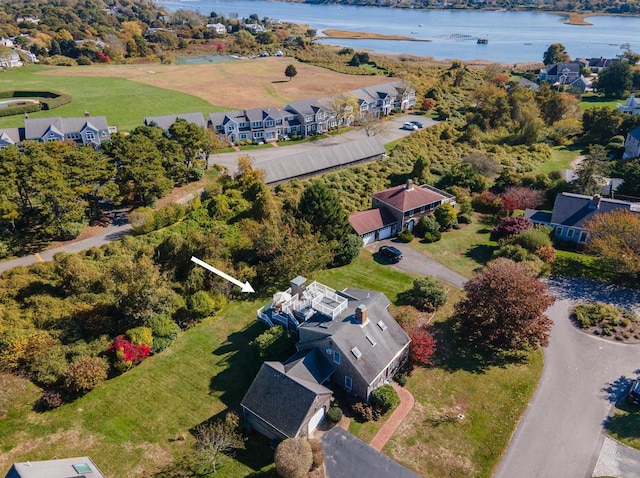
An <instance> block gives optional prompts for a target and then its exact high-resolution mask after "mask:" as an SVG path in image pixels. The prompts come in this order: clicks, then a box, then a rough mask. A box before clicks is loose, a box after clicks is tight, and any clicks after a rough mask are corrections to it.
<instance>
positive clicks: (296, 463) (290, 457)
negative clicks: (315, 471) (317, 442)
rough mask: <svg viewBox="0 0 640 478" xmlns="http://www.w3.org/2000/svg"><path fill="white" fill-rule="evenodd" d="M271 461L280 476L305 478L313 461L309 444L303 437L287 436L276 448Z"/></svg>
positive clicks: (284, 477)
mask: <svg viewBox="0 0 640 478" xmlns="http://www.w3.org/2000/svg"><path fill="white" fill-rule="evenodd" d="M273 461H274V462H275V464H276V469H277V470H278V474H279V475H280V476H281V477H282V478H306V477H307V475H308V474H309V469H311V465H312V463H313V452H312V451H311V445H310V444H309V441H308V440H306V439H305V438H287V439H286V440H284V441H283V442H281V443H280V444H279V445H278V448H276V453H275V455H274V456H273Z"/></svg>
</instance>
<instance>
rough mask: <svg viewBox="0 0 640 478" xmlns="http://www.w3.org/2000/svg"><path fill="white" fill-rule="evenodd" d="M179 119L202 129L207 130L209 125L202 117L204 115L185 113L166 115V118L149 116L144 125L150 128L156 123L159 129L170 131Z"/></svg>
mask: <svg viewBox="0 0 640 478" xmlns="http://www.w3.org/2000/svg"><path fill="white" fill-rule="evenodd" d="M178 119H183V120H186V121H188V122H189V123H194V124H196V125H198V126H200V127H201V128H206V126H207V123H206V122H205V120H204V117H203V116H202V113H183V114H179V115H164V116H147V117H145V119H144V124H145V125H147V126H150V125H151V123H155V124H156V125H157V126H158V127H159V128H161V129H163V130H168V129H169V128H171V125H173V123H175V122H176V121H177V120H178Z"/></svg>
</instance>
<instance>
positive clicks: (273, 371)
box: [241, 362, 332, 437]
mask: <svg viewBox="0 0 640 478" xmlns="http://www.w3.org/2000/svg"><path fill="white" fill-rule="evenodd" d="M325 394H329V395H331V394H332V392H331V390H329V389H328V388H326V387H324V386H322V385H320V384H318V383H314V382H312V381H309V380H304V379H301V378H298V377H296V376H289V375H287V374H286V371H285V367H284V365H283V364H281V363H280V362H265V363H263V364H262V367H260V370H259V371H258V375H256V378H255V379H253V382H252V383H251V386H250V387H249V390H248V391H247V394H246V395H245V396H244V398H243V399H242V403H241V405H242V406H243V407H245V408H247V409H248V410H250V411H251V412H253V413H254V414H255V415H257V416H259V417H260V418H261V419H262V420H264V421H265V422H267V423H269V424H270V425H271V426H273V427H274V428H276V429H277V430H279V431H280V432H282V433H284V434H285V435H287V436H288V437H295V436H296V435H297V434H298V432H299V430H300V428H301V427H302V425H303V423H304V419H305V417H306V416H307V414H308V413H309V410H310V409H311V407H312V406H313V405H314V403H315V401H316V397H317V396H318V395H325Z"/></svg>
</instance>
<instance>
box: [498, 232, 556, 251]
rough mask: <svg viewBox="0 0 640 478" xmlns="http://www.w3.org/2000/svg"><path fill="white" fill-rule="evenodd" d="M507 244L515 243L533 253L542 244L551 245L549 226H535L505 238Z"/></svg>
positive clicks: (542, 245)
mask: <svg viewBox="0 0 640 478" xmlns="http://www.w3.org/2000/svg"><path fill="white" fill-rule="evenodd" d="M505 241H506V243H507V244H516V245H519V246H522V247H524V248H525V249H526V250H527V251H529V252H531V253H533V252H535V251H537V250H538V249H540V248H541V247H544V246H551V228H550V227H548V226H536V227H534V228H531V229H527V230H526V231H523V232H521V233H520V234H516V235H514V236H510V237H508V238H506V239H505Z"/></svg>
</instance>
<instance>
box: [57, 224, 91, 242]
mask: <svg viewBox="0 0 640 478" xmlns="http://www.w3.org/2000/svg"><path fill="white" fill-rule="evenodd" d="M85 226H86V224H83V223H81V222H65V223H62V224H60V226H58V230H57V233H58V236H60V239H62V240H64V241H69V240H71V239H75V238H76V237H78V236H79V235H80V233H81V232H82V231H83V230H84V228H85Z"/></svg>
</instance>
